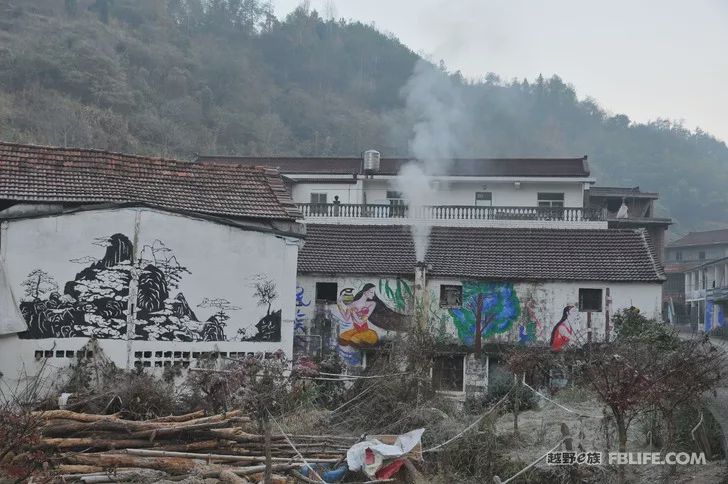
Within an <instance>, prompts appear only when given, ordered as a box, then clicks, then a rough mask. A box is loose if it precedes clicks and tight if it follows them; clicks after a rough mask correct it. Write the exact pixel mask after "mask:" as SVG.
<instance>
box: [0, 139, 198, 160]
mask: <svg viewBox="0 0 728 484" xmlns="http://www.w3.org/2000/svg"><path fill="white" fill-rule="evenodd" d="M0 146H11V147H16V148H37V149H41V150H53V151H82V152H87V153H97V154H106V155H116V156H123V157H126V158H137V159H144V160H159V161H174V162H178V163H191V162H189V161H184V160H179V159H177V158H165V157H163V156H150V155H137V154H133V153H123V152H121V151H110V150H102V149H100V148H81V147H76V146H54V145H39V144H34V143H16V142H12V141H2V140H0Z"/></svg>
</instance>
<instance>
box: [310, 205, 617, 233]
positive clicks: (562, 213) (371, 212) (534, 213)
mask: <svg viewBox="0 0 728 484" xmlns="http://www.w3.org/2000/svg"><path fill="white" fill-rule="evenodd" d="M298 208H299V210H300V211H301V213H302V214H303V216H304V218H305V219H306V221H307V222H310V223H317V222H318V223H364V220H366V223H403V224H404V223H408V222H407V221H408V220H410V221H432V222H434V223H435V224H436V225H499V223H498V222H509V221H510V222H513V221H517V222H522V224H520V223H519V224H516V225H523V226H543V225H544V224H546V225H547V226H548V225H552V224H554V223H556V224H560V223H566V224H574V223H577V224H578V223H580V222H581V223H585V224H586V225H585V226H591V225H590V223H597V225H599V227H601V226H602V225H603V226H604V228H606V218H605V216H604V212H603V211H602V210H601V209H592V208H580V207H575V208H568V207H481V206H474V205H432V206H425V207H419V208H417V209H413V208H411V207H408V206H406V205H389V204H374V205H363V204H346V203H341V204H333V203H299V204H298ZM413 210H414V211H413ZM449 222H450V223H449ZM452 222H455V223H452ZM488 222H492V223H488ZM507 225H511V226H512V225H514V224H513V223H509V224H507ZM580 228H583V227H580Z"/></svg>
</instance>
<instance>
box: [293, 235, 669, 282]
mask: <svg viewBox="0 0 728 484" xmlns="http://www.w3.org/2000/svg"><path fill="white" fill-rule="evenodd" d="M425 259H426V260H425V261H426V262H427V263H428V264H431V265H432V269H431V270H430V272H429V273H430V274H431V275H432V276H436V277H461V278H474V279H502V280H524V281H529V280H533V281H538V280H574V281H614V282H617V281H625V282H626V281H646V282H658V281H662V280H664V278H665V275H664V273H663V272H662V269H661V268H660V266H659V264H658V263H657V262H656V258H655V255H654V252H653V251H652V249H651V247H650V244H649V242H648V240H647V237H646V235H645V234H644V232H642V231H637V230H613V229H609V230H606V229H603V230H578V229H568V230H567V229H561V230H559V229H506V228H490V227H489V228H474V227H433V228H432V232H431V236H430V246H429V250H428V252H427V256H426V257H425ZM298 262H299V265H298V270H299V272H300V273H327V274H329V273H330V274H380V275H394V276H400V275H402V276H404V275H406V276H412V274H413V270H414V265H415V251H414V246H413V242H412V236H411V235H410V232H409V227H407V226H390V225H323V224H321V225H319V224H310V225H309V226H308V227H307V237H306V242H305V244H304V247H303V249H302V250H301V251H300V253H299V256H298Z"/></svg>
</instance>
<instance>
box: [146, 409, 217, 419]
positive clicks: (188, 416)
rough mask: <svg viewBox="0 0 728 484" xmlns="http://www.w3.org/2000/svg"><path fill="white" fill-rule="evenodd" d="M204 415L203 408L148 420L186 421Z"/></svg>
mask: <svg viewBox="0 0 728 484" xmlns="http://www.w3.org/2000/svg"><path fill="white" fill-rule="evenodd" d="M204 416H205V411H204V410H198V411H196V412H192V413H186V414H184V415H169V416H168V417H157V418H153V419H151V420H150V422H186V421H188V420H192V419H195V418H201V417H204Z"/></svg>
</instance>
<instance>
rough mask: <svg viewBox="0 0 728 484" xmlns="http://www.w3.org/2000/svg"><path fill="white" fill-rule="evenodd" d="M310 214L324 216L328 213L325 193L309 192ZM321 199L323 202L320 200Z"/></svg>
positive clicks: (327, 196)
mask: <svg viewBox="0 0 728 484" xmlns="http://www.w3.org/2000/svg"><path fill="white" fill-rule="evenodd" d="M309 195H310V199H311V203H310V206H311V213H313V214H317V215H326V214H327V213H328V198H329V194H328V193H326V192H311V193H310V194H309ZM322 197H323V202H322V201H321V198H322Z"/></svg>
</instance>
